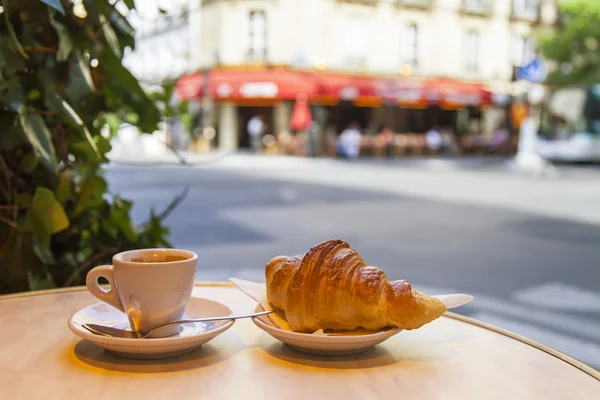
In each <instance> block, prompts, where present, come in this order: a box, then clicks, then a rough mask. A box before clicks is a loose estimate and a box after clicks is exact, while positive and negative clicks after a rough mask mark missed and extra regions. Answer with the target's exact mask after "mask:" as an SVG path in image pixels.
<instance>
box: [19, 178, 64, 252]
mask: <svg viewBox="0 0 600 400" xmlns="http://www.w3.org/2000/svg"><path fill="white" fill-rule="evenodd" d="M23 227H24V228H25V230H26V231H28V232H32V233H33V234H34V235H35V236H38V237H39V238H40V240H41V241H42V243H43V244H44V245H46V246H49V245H50V236H51V235H53V234H54V233H57V232H60V231H62V230H64V229H67V228H68V227H69V219H68V218H67V215H66V214H65V210H63V208H62V206H61V205H60V203H59V202H58V201H57V200H56V197H54V193H53V192H52V190H50V189H48V188H45V187H41V186H38V188H37V189H36V190H35V193H34V194H33V199H32V200H31V205H30V206H29V209H28V210H27V214H26V215H25V224H24V226H23Z"/></svg>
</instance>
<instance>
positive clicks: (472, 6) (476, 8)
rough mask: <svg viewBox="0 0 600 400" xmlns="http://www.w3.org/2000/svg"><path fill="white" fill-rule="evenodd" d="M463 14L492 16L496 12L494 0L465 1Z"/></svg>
mask: <svg viewBox="0 0 600 400" xmlns="http://www.w3.org/2000/svg"><path fill="white" fill-rule="evenodd" d="M462 12H463V13H465V14H473V15H483V16H486V15H491V14H492V13H493V12H494V3H493V1H492V0H463V3H462Z"/></svg>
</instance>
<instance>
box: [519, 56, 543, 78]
mask: <svg viewBox="0 0 600 400" xmlns="http://www.w3.org/2000/svg"><path fill="white" fill-rule="evenodd" d="M547 74H548V70H547V69H546V66H545V65H544V62H543V61H542V59H541V58H539V57H535V58H534V59H533V60H531V61H530V62H529V63H528V64H526V65H524V66H523V67H520V68H517V79H519V80H525V81H529V82H533V83H542V82H543V81H544V79H546V75H547Z"/></svg>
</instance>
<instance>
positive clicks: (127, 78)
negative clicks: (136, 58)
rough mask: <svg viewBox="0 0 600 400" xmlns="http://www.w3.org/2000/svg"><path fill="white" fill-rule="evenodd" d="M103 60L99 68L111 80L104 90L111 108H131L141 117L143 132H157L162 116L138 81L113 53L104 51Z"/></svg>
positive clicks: (140, 126)
mask: <svg viewBox="0 0 600 400" xmlns="http://www.w3.org/2000/svg"><path fill="white" fill-rule="evenodd" d="M102 59H103V61H102V62H101V63H100V66H99V68H101V69H102V72H103V73H104V74H105V75H106V76H108V77H110V78H111V79H109V80H107V82H106V85H105V86H104V87H103V89H102V90H103V92H104V93H105V94H106V100H107V102H108V103H109V106H110V107H111V108H114V109H123V108H125V107H127V106H129V107H131V108H132V109H133V111H134V112H135V113H136V114H138V115H139V124H138V125H137V126H138V128H140V130H142V131H143V132H149V133H151V132H153V131H155V130H156V126H157V124H158V123H159V122H160V120H161V116H160V113H159V111H158V109H157V108H156V105H155V104H154V102H152V101H151V100H150V98H149V97H148V96H147V95H146V93H145V92H144V90H143V89H142V87H141V86H140V84H139V82H138V80H137V79H136V78H135V77H134V76H133V75H132V74H131V72H129V71H128V70H127V68H125V67H124V66H123V64H122V63H121V60H119V59H118V58H117V57H116V56H115V55H114V54H113V53H112V52H111V51H103V53H102Z"/></svg>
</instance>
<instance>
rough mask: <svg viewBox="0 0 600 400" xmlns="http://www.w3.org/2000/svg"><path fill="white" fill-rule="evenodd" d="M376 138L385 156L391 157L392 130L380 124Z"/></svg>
mask: <svg viewBox="0 0 600 400" xmlns="http://www.w3.org/2000/svg"><path fill="white" fill-rule="evenodd" d="M377 140H378V142H379V145H381V146H382V147H383V151H384V154H385V157H386V158H390V157H392V150H393V149H392V147H393V142H394V132H392V130H391V129H390V128H388V127H387V126H385V125H381V126H380V127H379V130H378V132H377Z"/></svg>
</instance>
